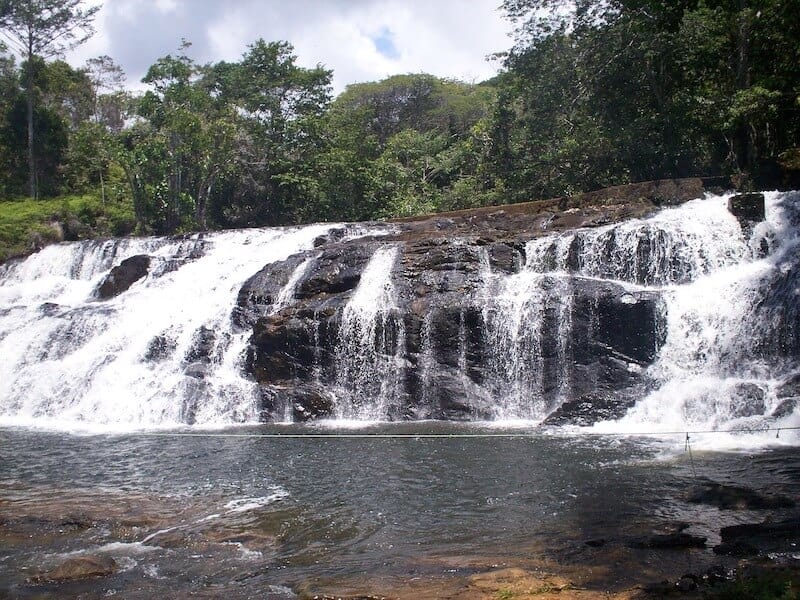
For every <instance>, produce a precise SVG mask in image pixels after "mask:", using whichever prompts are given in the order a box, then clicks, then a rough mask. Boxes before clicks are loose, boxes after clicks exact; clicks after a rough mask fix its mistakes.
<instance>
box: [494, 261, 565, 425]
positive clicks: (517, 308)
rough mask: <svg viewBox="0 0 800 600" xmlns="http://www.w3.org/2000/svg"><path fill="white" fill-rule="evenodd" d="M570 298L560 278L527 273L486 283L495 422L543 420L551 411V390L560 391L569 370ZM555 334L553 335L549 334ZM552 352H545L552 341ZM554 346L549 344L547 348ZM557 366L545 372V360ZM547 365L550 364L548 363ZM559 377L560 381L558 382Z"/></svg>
mask: <svg viewBox="0 0 800 600" xmlns="http://www.w3.org/2000/svg"><path fill="white" fill-rule="evenodd" d="M570 304H571V294H570V292H569V289H568V285H567V282H566V280H565V278H564V277H560V276H558V275H555V276H554V275H550V274H540V273H536V272H534V271H533V270H530V269H527V268H526V269H525V270H523V271H522V272H520V273H517V274H516V275H511V276H508V277H499V278H497V279H495V280H489V282H488V286H487V297H486V303H485V307H484V322H485V324H486V340H487V344H488V346H489V347H490V348H491V352H490V353H489V365H488V368H489V372H490V378H489V387H490V396H491V397H493V398H496V399H497V400H496V403H495V405H494V408H493V414H494V417H495V418H496V419H500V420H508V419H524V420H534V421H535V420H542V419H543V418H544V417H546V416H547V414H548V412H550V410H552V408H553V405H552V404H551V403H550V402H549V401H548V399H547V398H548V396H550V395H552V394H551V393H550V392H551V391H552V390H551V389H548V388H558V390H559V391H563V388H564V387H565V386H568V383H567V382H568V380H569V377H568V376H565V375H566V374H565V373H564V372H563V368H564V367H566V366H567V360H568V352H569V343H570V342H569V339H570V335H571V333H570V331H569V327H570V323H571V317H570V314H571V306H570ZM551 328H555V330H556V332H555V335H552V334H551V332H550V329H551ZM553 339H555V340H556V344H555V345H556V348H555V349H554V348H548V344H549V343H550V340H553ZM551 345H552V344H551ZM554 350H555V354H556V355H555V356H553V358H554V359H555V360H556V362H557V363H558V365H559V368H558V369H557V373H555V374H554V373H551V372H549V371H550V370H551V369H548V366H547V364H546V358H547V356H548V355H551V356H552V353H553V351H554ZM550 362H553V361H552V360H551V361H550ZM559 375H560V376H559Z"/></svg>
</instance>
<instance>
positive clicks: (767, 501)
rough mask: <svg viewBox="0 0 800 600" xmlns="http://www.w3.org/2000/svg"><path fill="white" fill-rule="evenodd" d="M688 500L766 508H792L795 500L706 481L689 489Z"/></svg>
mask: <svg viewBox="0 0 800 600" xmlns="http://www.w3.org/2000/svg"><path fill="white" fill-rule="evenodd" d="M687 501H688V502H690V503H692V504H708V505H711V506H716V507H717V508H721V509H734V510H764V509H772V508H792V507H794V506H795V501H794V500H792V499H791V498H788V497H787V496H781V495H776V494H761V493H759V492H757V491H755V490H752V489H749V488H746V487H739V486H734V485H723V484H720V483H706V484H703V485H701V486H698V487H695V488H693V489H692V490H690V491H689V495H688V498H687Z"/></svg>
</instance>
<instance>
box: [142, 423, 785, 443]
mask: <svg viewBox="0 0 800 600" xmlns="http://www.w3.org/2000/svg"><path fill="white" fill-rule="evenodd" d="M798 430H800V426H798V427H764V428H737V429H709V430H696V431H685V430H684V431H646V432H611V433H601V432H591V431H590V432H577V433H564V434H561V435H563V436H564V437H671V436H686V439H687V440H688V439H689V436H692V435H706V434H715V433H728V434H732V433H742V434H755V433H768V432H776V437H779V436H780V432H782V431H798ZM126 435H135V436H139V437H197V438H202V437H206V438H270V439H278V438H284V439H314V438H316V439H337V438H338V439H412V440H417V439H480V438H486V439H497V438H505V439H513V438H534V437H542V435H559V434H554V433H553V432H546V433H545V432H542V431H537V432H534V431H525V432H498V433H491V432H476V433H348V432H332V433H252V432H242V433H236V432H227V431H226V432H214V431H143V432H136V433H131V434H126Z"/></svg>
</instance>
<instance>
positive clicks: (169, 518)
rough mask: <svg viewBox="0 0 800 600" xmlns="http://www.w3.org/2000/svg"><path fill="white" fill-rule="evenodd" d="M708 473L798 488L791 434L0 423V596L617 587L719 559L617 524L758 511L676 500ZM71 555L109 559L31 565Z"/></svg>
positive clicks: (712, 525) (714, 523)
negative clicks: (510, 573)
mask: <svg viewBox="0 0 800 600" xmlns="http://www.w3.org/2000/svg"><path fill="white" fill-rule="evenodd" d="M175 434H177V435H175ZM186 434H188V435H186ZM503 434H509V435H512V436H513V437H498V436H500V435H503ZM395 435H399V436H401V437H392V436H395ZM429 436H434V437H429ZM481 436H490V437H481ZM707 480H711V481H715V482H719V483H729V484H738V485H743V484H744V485H747V486H749V487H753V488H756V489H760V490H767V491H769V492H771V493H783V494H786V495H789V496H791V497H793V498H796V499H800V449H798V448H791V447H789V448H782V449H772V450H770V449H762V450H760V451H757V452H752V451H751V452H747V453H742V452H740V453H731V452H726V453H715V452H707V451H704V452H698V451H695V452H694V453H692V454H691V455H690V454H689V453H688V452H686V448H685V443H684V440H683V439H681V438H678V437H676V438H673V439H663V440H653V439H648V438H618V437H604V436H580V435H564V434H552V435H548V434H547V433H543V432H534V431H530V432H529V431H527V430H524V429H519V428H514V429H508V430H506V429H501V428H497V427H493V428H488V427H482V426H481V425H475V424H472V425H465V424H448V423H413V424H412V423H408V424H391V425H373V426H369V427H364V428H358V429H346V428H345V429H341V428H336V427H330V426H326V427H320V426H315V427H312V426H301V425H291V426H261V427H252V428H237V429H233V430H227V431H212V432H206V433H203V432H198V431H195V430H185V431H175V432H158V433H154V432H144V433H140V434H135V433H129V434H124V435H74V434H65V433H49V432H42V431H34V430H25V429H2V430H0V597H3V596H4V595H9V596H11V597H22V598H26V597H31V598H33V597H36V598H42V597H44V598H48V597H54V598H55V597H62V596H63V595H64V594H67V595H70V594H74V595H81V597H87V598H93V597H103V596H106V595H114V594H119V595H120V596H122V597H125V598H149V597H155V596H157V595H161V596H166V597H171V595H175V596H176V597H182V596H186V595H188V594H190V593H194V594H198V595H200V596H203V595H207V596H209V597H213V596H216V595H219V594H221V593H223V592H224V594H225V596H226V597H228V598H239V597H241V598H249V597H259V598H274V599H280V600H283V599H288V598H295V597H297V595H298V594H299V595H301V596H302V595H303V594H311V593H312V592H315V591H317V590H322V591H325V590H337V589H344V588H348V589H349V588H350V587H352V582H353V581H356V580H363V579H364V578H367V579H368V580H369V581H372V582H380V581H382V580H385V581H402V580H410V579H413V578H420V577H449V576H458V575H459V574H464V573H469V572H473V571H476V570H481V569H484V570H485V569H488V568H491V567H493V566H496V565H514V564H523V563H525V562H526V561H527V562H528V563H530V564H532V563H533V562H536V561H539V564H544V563H543V562H542V561H549V564H558V565H561V566H563V567H565V568H566V567H570V568H586V569H589V570H590V571H591V572H592V573H594V574H593V575H592V576H591V577H588V578H587V579H586V585H588V586H590V587H591V586H598V587H600V588H609V589H611V588H622V587H624V586H626V585H630V584H631V583H633V582H636V581H637V579H640V578H641V577H642V576H643V574H645V575H647V576H652V577H658V576H660V575H662V574H664V573H667V572H672V574H673V575H675V574H676V572H677V574H678V575H680V571H681V570H684V571H685V570H692V569H695V570H696V569H698V568H700V567H704V566H707V565H710V564H717V563H719V561H720V560H722V559H720V558H719V557H717V556H715V555H714V554H713V553H712V552H711V550H710V549H698V550H693V551H666V552H665V551H643V550H640V551H633V550H630V549H629V548H628V547H627V546H626V544H625V540H626V539H628V538H629V537H631V536H636V535H641V534H642V533H647V532H653V531H666V530H669V529H670V528H674V527H676V526H677V524H678V523H680V522H685V523H687V524H688V525H689V529H688V531H690V532H692V533H695V534H697V535H704V536H706V537H708V538H709V540H708V544H709V548H710V546H711V545H713V544H715V543H717V542H718V539H719V538H718V532H719V528H720V527H721V526H722V525H727V524H731V523H737V522H754V521H761V520H763V519H764V518H765V514H763V513H759V512H756V511H721V510H719V509H717V508H713V507H708V506H702V505H693V504H689V503H687V502H686V495H687V490H688V489H689V488H691V487H692V486H693V485H694V484H696V483H697V482H698V481H707ZM590 540H602V541H603V543H602V546H601V547H597V546H596V545H594V546H589V545H587V544H586V542H587V541H590ZM87 553H88V554H93V555H98V554H99V555H105V556H110V557H112V558H113V559H114V560H115V562H116V565H117V567H116V570H115V573H114V574H113V575H110V576H108V577H103V578H99V579H93V580H88V581H83V582H71V583H60V584H55V583H43V582H42V581H39V580H37V579H36V574H37V573H38V572H43V571H47V570H48V569H50V568H52V567H53V566H54V565H57V564H59V563H61V562H63V561H64V560H65V559H66V558H68V557H74V556H81V555H84V554H87ZM592 569H593V570H592ZM370 585H379V584H375V583H373V584H370ZM348 586H349V587H348ZM369 591H370V590H364V593H367V592H369Z"/></svg>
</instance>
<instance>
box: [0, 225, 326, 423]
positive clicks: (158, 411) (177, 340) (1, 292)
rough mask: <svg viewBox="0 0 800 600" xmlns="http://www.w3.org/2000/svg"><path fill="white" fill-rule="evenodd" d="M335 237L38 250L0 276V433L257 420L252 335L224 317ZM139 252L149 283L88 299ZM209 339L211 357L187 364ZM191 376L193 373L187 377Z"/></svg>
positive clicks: (291, 232)
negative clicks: (254, 279)
mask: <svg viewBox="0 0 800 600" xmlns="http://www.w3.org/2000/svg"><path fill="white" fill-rule="evenodd" d="M331 227H332V226H331V225H317V226H309V227H303V228H297V229H264V230H245V231H230V232H223V233H215V234H209V235H204V236H193V237H191V238H187V239H181V240H173V239H170V238H151V239H143V240H109V241H106V242H81V243H74V244H63V245H60V246H57V247H48V248H45V249H44V250H43V251H42V252H40V253H38V254H35V255H33V256H31V257H29V258H28V259H26V260H24V261H22V262H19V263H16V264H12V265H10V266H8V267H6V268H5V269H4V271H3V273H2V274H0V302H1V303H2V304H1V305H0V306H2V310H0V355H2V356H3V357H4V360H3V362H2V364H0V398H3V402H2V404H0V423H1V424H6V425H21V424H25V425H32V426H55V427H57V428H60V429H63V428H82V427H87V426H89V427H92V426H95V425H100V426H101V428H102V429H103V430H107V429H109V428H112V429H125V428H140V427H153V426H159V427H164V426H178V425H185V424H187V423H193V424H199V425H205V426H216V425H226V424H232V423H245V422H253V421H256V420H257V417H258V406H257V399H256V393H255V391H256V390H255V384H254V383H253V382H252V381H250V380H248V379H246V378H244V377H243V376H242V370H241V359H242V353H243V351H244V348H245V345H246V343H247V338H248V337H249V332H245V331H237V330H236V329H235V327H234V326H233V324H232V322H231V318H230V315H231V310H232V308H233V306H234V305H235V299H236V295H237V293H238V290H239V288H240V287H241V285H242V283H243V282H244V281H245V280H246V279H247V278H248V277H250V276H251V275H252V274H253V273H254V272H256V271H257V270H259V269H260V268H261V267H263V265H264V264H266V263H269V262H273V261H277V260H283V259H285V258H287V257H288V256H289V255H290V254H293V253H296V252H299V251H301V250H305V249H309V248H310V247H311V246H312V243H313V240H314V239H315V238H316V237H318V236H319V235H321V234H324V233H325V232H326V231H328V230H329V229H330V228H331ZM142 253H148V254H150V255H151V256H152V260H151V269H150V273H149V274H148V276H147V277H145V278H144V279H143V280H141V281H139V282H137V283H135V284H134V285H133V286H132V287H131V288H130V289H129V290H128V291H127V292H125V294H123V295H122V296H120V297H117V298H112V299H110V300H108V301H106V302H97V301H95V300H94V298H93V295H92V291H93V290H94V289H95V287H96V286H97V285H98V283H99V282H100V281H101V280H102V278H103V277H104V276H105V275H106V274H107V273H108V272H109V270H110V269H111V267H112V266H114V265H115V264H118V263H119V261H121V260H123V259H124V258H127V257H130V256H133V255H136V254H142ZM206 330H213V331H214V332H215V336H214V339H213V340H212V341H211V342H210V345H211V348H210V349H209V350H210V352H208V356H206V357H202V358H201V359H199V360H200V361H201V363H199V364H194V365H193V364H192V356H193V354H197V353H196V351H195V350H194V348H195V347H196V346H197V344H198V343H200V342H199V337H201V336H202V335H203V332H204V331H206ZM192 369H194V371H195V372H194V373H192V372H191V371H192Z"/></svg>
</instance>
